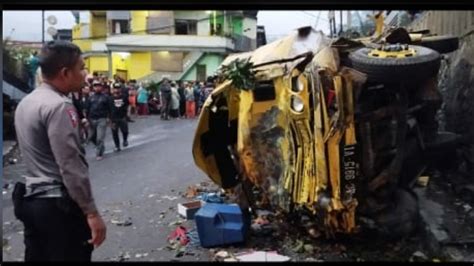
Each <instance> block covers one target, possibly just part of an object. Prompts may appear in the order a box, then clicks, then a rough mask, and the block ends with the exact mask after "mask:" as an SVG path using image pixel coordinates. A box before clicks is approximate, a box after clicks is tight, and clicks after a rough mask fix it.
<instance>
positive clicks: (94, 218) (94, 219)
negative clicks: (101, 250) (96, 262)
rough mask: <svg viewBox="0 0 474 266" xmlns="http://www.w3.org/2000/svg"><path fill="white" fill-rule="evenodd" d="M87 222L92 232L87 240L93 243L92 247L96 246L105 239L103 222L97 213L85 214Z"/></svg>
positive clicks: (105, 229)
mask: <svg viewBox="0 0 474 266" xmlns="http://www.w3.org/2000/svg"><path fill="white" fill-rule="evenodd" d="M87 223H88V224H89V228H90V229H91V233H92V239H90V240H89V241H88V242H89V243H90V244H93V245H94V248H98V247H99V246H100V245H101V244H102V242H104V240H105V235H106V231H107V228H106V227H105V223H104V221H103V220H102V217H101V216H100V215H99V214H98V213H95V214H89V215H87Z"/></svg>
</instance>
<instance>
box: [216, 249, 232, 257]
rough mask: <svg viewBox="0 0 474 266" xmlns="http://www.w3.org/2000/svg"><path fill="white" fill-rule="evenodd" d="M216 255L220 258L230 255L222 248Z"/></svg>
mask: <svg viewBox="0 0 474 266" xmlns="http://www.w3.org/2000/svg"><path fill="white" fill-rule="evenodd" d="M215 257H218V258H227V257H229V252H227V251H225V250H221V251H219V252H217V253H216V255H215Z"/></svg>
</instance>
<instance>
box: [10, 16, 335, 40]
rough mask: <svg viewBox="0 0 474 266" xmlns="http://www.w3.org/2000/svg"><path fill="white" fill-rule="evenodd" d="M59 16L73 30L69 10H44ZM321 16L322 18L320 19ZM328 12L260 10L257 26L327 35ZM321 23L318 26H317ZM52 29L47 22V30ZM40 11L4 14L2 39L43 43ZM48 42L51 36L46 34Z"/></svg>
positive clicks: (275, 33) (271, 34) (278, 32)
mask: <svg viewBox="0 0 474 266" xmlns="http://www.w3.org/2000/svg"><path fill="white" fill-rule="evenodd" d="M50 15H54V16H56V18H57V20H58V23H57V24H56V25H54V27H55V28H56V29H71V28H72V27H73V25H74V17H73V15H72V13H71V12H70V11H45V18H47V17H48V16H50ZM318 17H319V19H318ZM327 20H328V18H327V12H326V11H260V12H259V13H258V25H263V26H265V30H266V33H267V39H268V40H273V39H275V38H277V37H281V36H284V35H286V34H288V33H289V32H291V31H292V30H294V29H296V28H298V27H301V26H307V25H311V26H313V27H315V28H317V29H320V30H323V31H324V32H326V33H327V32H328V31H329V30H328V27H329V26H328V22H327ZM316 22H318V25H315V24H316ZM49 26H51V25H49V24H48V22H45V29H48V27H49ZM41 27H42V25H41V12H40V11H3V38H6V37H11V39H13V40H21V41H41ZM45 31H46V30H45ZM45 38H46V40H50V39H51V36H49V35H48V34H47V33H45Z"/></svg>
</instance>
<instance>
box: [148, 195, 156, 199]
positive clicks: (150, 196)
mask: <svg viewBox="0 0 474 266" xmlns="http://www.w3.org/2000/svg"><path fill="white" fill-rule="evenodd" d="M154 196H156V195H155V194H150V195H148V198H149V199H151V198H153V197H154Z"/></svg>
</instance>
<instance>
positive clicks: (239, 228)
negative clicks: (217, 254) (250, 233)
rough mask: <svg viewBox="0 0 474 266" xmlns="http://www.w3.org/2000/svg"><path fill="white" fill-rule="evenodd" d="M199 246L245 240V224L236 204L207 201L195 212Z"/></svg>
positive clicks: (211, 245)
mask: <svg viewBox="0 0 474 266" xmlns="http://www.w3.org/2000/svg"><path fill="white" fill-rule="evenodd" d="M194 219H195V221H196V227H197V231H198V235H199V240H200V242H201V246H203V247H213V246H219V245H226V244H235V243H241V242H244V241H245V231H246V226H245V225H244V219H243V216H242V211H241V210H240V207H239V206H238V205H236V204H232V205H228V204H217V203H207V204H206V205H204V206H202V207H201V208H200V209H199V211H198V212H197V213H196V214H195V216H194Z"/></svg>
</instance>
